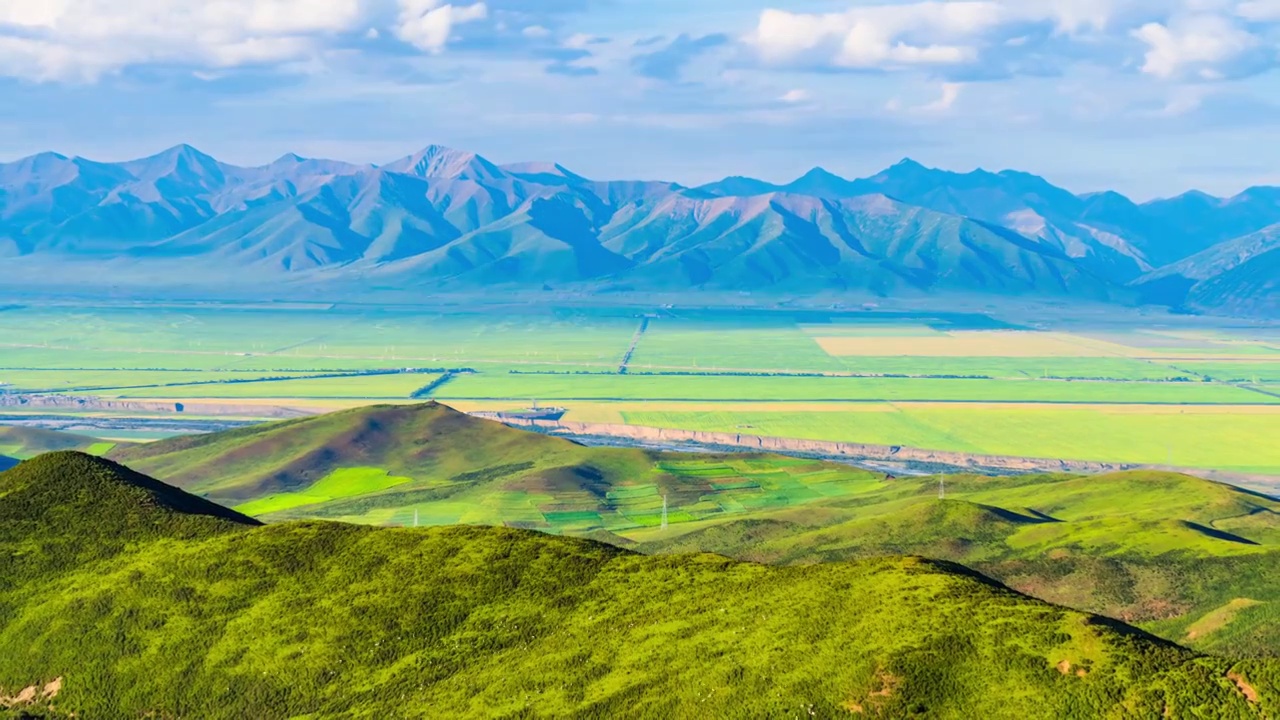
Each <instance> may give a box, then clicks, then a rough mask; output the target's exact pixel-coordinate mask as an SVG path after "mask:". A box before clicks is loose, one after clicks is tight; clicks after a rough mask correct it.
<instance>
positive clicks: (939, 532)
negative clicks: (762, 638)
mask: <svg viewBox="0 0 1280 720" xmlns="http://www.w3.org/2000/svg"><path fill="white" fill-rule="evenodd" d="M938 490H939V484H938V479H937V478H927V479H902V480H896V481H894V482H893V483H892V485H891V486H890V487H885V488H883V489H881V490H879V491H877V492H875V493H871V494H866V495H862V496H859V497H857V498H851V499H835V500H832V501H831V502H828V503H825V504H824V505H823V506H822V508H821V509H820V510H818V511H810V510H808V509H805V508H795V509H779V510H772V511H765V512H760V513H756V514H754V515H753V516H752V517H750V518H746V519H726V520H725V521H722V522H718V523H708V524H704V525H703V526H702V527H695V526H679V527H673V528H671V529H669V530H668V531H666V532H665V533H653V532H648V533H645V534H644V535H643V536H635V537H634V539H638V540H641V541H642V542H641V543H640V544H639V545H638V546H637V547H638V549H640V550H642V551H645V552H688V551H693V550H697V551H704V552H717V553H722V554H725V555H729V556H732V557H736V558H739V559H744V560H752V561H758V562H767V563H773V564H781V565H793V564H806V563H812V562H832V561H841V560H849V559H854V558H864V557H875V556H880V555H886V554H919V555H924V556H928V557H932V558H938V559H945V560H952V561H955V562H961V563H964V564H966V565H969V566H971V567H975V568H977V569H979V570H981V571H982V572H984V573H986V574H988V575H990V576H992V577H995V578H998V579H999V580H1001V581H1002V582H1005V583H1007V584H1008V585H1010V586H1012V587H1014V588H1017V589H1018V590H1021V591H1023V592H1026V593H1028V594H1031V595H1034V596H1036V597H1039V598H1042V599H1047V600H1051V601H1053V602H1056V603H1059V604H1064V605H1069V606H1071V607H1077V608H1081V609H1087V610H1090V611H1092V612H1098V613H1101V614H1105V615H1108V616H1110V617H1114V618H1118V619H1122V620H1124V621H1126V622H1133V623H1138V624H1139V625H1141V626H1142V627H1144V628H1147V629H1149V630H1151V631H1152V632H1155V633H1157V634H1159V635H1161V636H1163V637H1166V638H1170V639H1173V640H1176V641H1179V642H1184V643H1188V644H1191V645H1192V646H1194V647H1197V648H1200V649H1204V650H1211V651H1218V652H1229V653H1247V654H1250V655H1276V654H1280V502H1277V501H1275V500H1273V499H1271V498H1268V497H1265V496H1262V495H1258V494H1254V493H1250V492H1248V491H1244V490H1239V489H1236V488H1232V487H1229V486H1226V485H1220V484H1217V483H1212V482H1207V481H1205V480H1201V479H1199V478H1194V477H1190V476H1186V475H1178V474H1173V473H1155V472H1128V473H1115V474H1111V475H1101V476H1095V477H1079V476H1069V475H1064V476H1029V477H1017V478H989V477H978V476H960V477H951V478H949V479H948V480H947V499H945V500H940V499H939V497H938ZM1215 618H1216V619H1215ZM1206 619H1208V620H1209V621H1208V623H1207V624H1206V623H1205V621H1206Z"/></svg>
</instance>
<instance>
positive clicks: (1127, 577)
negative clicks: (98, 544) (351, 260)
mask: <svg viewBox="0 0 1280 720" xmlns="http://www.w3.org/2000/svg"><path fill="white" fill-rule="evenodd" d="M112 457H113V458H115V459H117V460H120V461H121V462H124V463H126V464H128V465H129V466H130V467H134V468H135V469H138V470H140V471H142V472H146V473H149V474H152V475H154V476H156V477H159V478H161V479H163V480H165V481H166V482H171V483H174V484H176V485H178V486H180V487H182V488H184V489H186V490H189V491H192V492H195V493H199V494H201V495H204V496H206V497H208V498H210V499H212V500H215V501H217V502H220V503H223V504H226V505H230V506H233V507H236V508H237V509H238V510H240V511H241V512H244V513H246V514H249V515H253V516H255V517H258V518H261V519H263V520H267V521H272V522H280V521H288V520H298V519H330V520H342V521H349V522H355V523H365V524H375V525H412V524H413V523H414V522H415V519H416V520H417V522H418V523H420V524H422V525H454V524H483V525H505V526H508V527H516V528H524V529H536V530H542V531H546V532H551V533H557V534H570V535H577V536H582V537H591V538H594V539H599V540H603V541H606V542H610V543H613V544H617V545H622V546H628V547H631V546H635V547H636V549H639V550H642V551H645V552H655V553H657V552H672V551H676V552H715V553H720V554H724V555H728V556H731V557H736V558H739V559H744V560H750V561H759V562H767V563H771V564H778V565H800V564H808V563H813V562H820V561H831V560H849V559H857V558H871V557H879V556H884V555H903V554H912V555H922V556H926V557H930V558H936V559H942V560H948V561H954V562H960V563H963V564H965V565H968V566H971V567H977V568H979V569H980V570H981V571H983V572H984V573H987V574H988V575H991V576H993V577H996V578H998V579H1000V580H1001V581H1002V582H1005V583H1006V584H1009V585H1010V586H1012V587H1015V588H1017V589H1018V590H1020V591H1022V592H1025V593H1027V594H1030V595H1033V596H1035V597H1038V598H1041V599H1044V600H1048V601H1050V602H1054V603H1058V604H1062V605H1067V606H1070V607H1075V608H1079V609H1082V610H1087V611H1090V612H1095V613H1099V614H1103V615H1107V616H1109V617H1112V618H1116V619H1119V620H1122V621H1125V622H1130V623H1137V624H1139V625H1141V626H1142V627H1144V628H1146V629H1148V630H1150V631H1151V632H1154V633H1157V634H1158V635H1160V636H1161V637H1165V638H1167V639H1170V640H1172V641H1175V642H1179V643H1183V644H1188V645H1190V646H1192V647H1195V648H1197V649H1200V650H1205V651H1214V652H1227V653H1236V654H1247V655H1250V656H1265V655H1280V579H1278V578H1280V515H1278V514H1277V513H1280V503H1277V502H1276V501H1274V500H1272V499H1270V498H1267V497H1263V496H1260V495H1257V494H1252V493H1249V492H1245V491H1241V490H1238V489H1235V488H1232V487H1229V486H1226V485H1221V484H1217V483H1212V482H1208V481H1205V480H1201V479H1199V478H1194V477H1190V476H1186V475H1179V474H1173V473H1150V472H1132V473H1117V474H1112V475H1102V476H1091V477H1084V476H1076V475H1039V476H1027V477H1015V478H990V477H980V476H958V477H951V478H949V479H948V480H947V488H948V489H947V497H948V499H947V500H946V501H945V502H939V500H938V479H937V478H923V479H888V478H886V477H885V476H884V475H880V474H872V473H868V472H864V471H861V470H857V469H854V468H851V467H848V466H845V465H839V464H833V463H821V462H815V461H812V460H804V459H797V458H787V457H779V456H768V455H682V454H664V453H656V452H647V451H643V450H636V449H621V448H587V447H583V446H581V445H578V444H575V443H572V442H569V441H566V440H563V439H560V438H554V437H548V436H544V435H538V434H535V433H529V432H524V431H520V430H516V429H513V428H509V427H506V426H504V425H501V424H498V423H493V422H488V421H484V420H479V419H476V418H472V417H468V416H466V415H463V414H461V413H457V412H455V411H453V410H451V409H450V408H448V407H445V406H443V405H439V404H435V403H429V404H424V405H415V406H392V407H373V408H363V409H358V410H352V411H348V412H342V413H336V414H333V415H326V416H320V417H315V418H307V419H303V420H294V421H288V422H284V423H276V424H270V425H262V426H257V427H252V428H245V429H240V430H234V431H231V432H225V433H217V434H213V435H203V436H193V437H183V438H175V439H173V440H168V441H163V442H159V443H154V444H151V445H145V446H135V447H131V448H123V449H121V450H119V451H117V452H115V453H113V454H112ZM664 497H665V498H666V501H667V505H668V512H667V513H666V516H667V520H668V525H669V526H668V527H667V528H666V529H665V530H664V529H662V527H661V525H662V517H663V510H662V506H663V498H664Z"/></svg>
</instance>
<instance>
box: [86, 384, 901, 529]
mask: <svg viewBox="0 0 1280 720" xmlns="http://www.w3.org/2000/svg"><path fill="white" fill-rule="evenodd" d="M111 457H113V458H114V459H116V460H119V461H120V462H123V463H125V464H127V465H129V466H130V467H133V468H135V469H138V470H140V471H142V472H146V473H150V474H152V475H154V476H156V477H159V478H163V479H164V480H165V481H166V482H170V483H173V484H175V485H177V486H179V487H182V488H183V489H185V490H188V491H190V492H193V493H197V494H200V495H202V496H205V497H208V498H210V499H212V500H215V501H217V502H220V503H222V504H225V505H229V506H234V507H236V508H238V509H240V510H241V511H243V512H245V513H249V514H253V515H255V516H259V517H262V518H264V519H267V520H272V521H279V520H290V519H303V518H310V519H317V518H319V519H334V520H344V521H351V522H362V523H370V524H399V525H411V524H412V523H413V520H414V517H415V515H416V517H417V518H418V521H419V522H420V523H421V524H424V525H450V524H458V523H476V524H490V525H503V524H508V525H513V526H517V527H522V528H526V529H537V530H547V531H551V532H573V533H585V532H590V531H593V530H602V529H603V530H607V531H610V532H626V531H629V530H635V529H639V528H644V527H650V526H658V525H660V524H661V521H662V498H663V496H664V495H665V496H666V497H667V501H668V504H669V506H670V508H671V512H669V513H668V520H669V522H673V523H683V522H694V521H699V520H702V519H704V518H711V517H720V516H723V515H725V514H744V513H747V512H749V511H750V510H751V509H752V508H767V507H785V506H791V505H796V504H807V503H812V502H816V501H819V500H821V499H823V498H826V497H832V496H842V495H852V494H856V493H860V492H864V491H865V490H866V489H868V488H869V487H872V486H873V484H874V483H875V482H876V480H875V478H876V476H875V475H873V474H872V473H867V472H863V471H861V470H856V469H854V468H850V467H847V466H840V465H829V464H824V463H818V462H814V461H808V460H796V459H793V458H783V457H776V456H750V455H745V456H718V455H682V454H665V453H656V452H649V451H645V450H639V449H628V448H588V447H584V446H582V445H579V444H577V443H573V442H569V441H567V440H564V439H561V438H554V437H549V436H545V435H539V434H536V433H530V432H525V431H521V430H516V429H513V428H509V427H507V426H505V425H502V424H500V423H495V422H490V421H487V420H479V419H476V418H473V417H470V416H467V415H464V414H462V413H459V412H456V411H454V410H452V409H450V408H448V407H446V406H443V405H439V404H436V403H426V404H421V405H413V406H381V407H371V408H361V409H357V410H351V411H346V412H340V413H334V414H332V415H324V416H319V417H314V418H306V419H302V420H293V421H288V422H283V423H274V424H270V425H262V426H256V427H250V428H244V429H240V430H234V431H230V432H224V433H217V434H213V435H202V436H190V437H182V438H174V439H171V440H166V441H162V442H158V443H153V444H150V445H143V446H136V447H131V448H125V449H122V450H121V451H119V452H116V453H113V454H112V455H111Z"/></svg>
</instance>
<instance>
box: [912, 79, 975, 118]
mask: <svg viewBox="0 0 1280 720" xmlns="http://www.w3.org/2000/svg"><path fill="white" fill-rule="evenodd" d="M962 90H964V85H962V84H961V83H943V84H942V95H941V97H939V98H938V99H937V100H934V101H933V102H931V103H928V104H927V105H922V106H921V107H920V111H921V112H926V113H945V112H948V111H949V110H951V109H952V108H953V107H955V105H956V101H957V100H959V99H960V92H961V91H962Z"/></svg>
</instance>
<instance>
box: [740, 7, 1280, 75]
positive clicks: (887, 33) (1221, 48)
mask: <svg viewBox="0 0 1280 720" xmlns="http://www.w3.org/2000/svg"><path fill="white" fill-rule="evenodd" d="M1277 21H1280V0H914V1H910V0H909V1H907V2H891V0H867V1H865V2H860V3H859V4H857V5H856V6H854V7H852V8H851V9H849V10H847V11H844V12H828V13H805V12H792V11H788V10H781V9H770V10H765V11H763V12H762V13H761V14H760V16H759V20H758V22H757V24H756V27H755V29H754V31H753V32H752V33H751V34H750V35H749V36H748V37H747V38H745V40H746V42H747V43H748V44H749V45H751V46H752V47H753V48H754V50H755V52H756V54H757V55H758V57H759V58H760V60H761V61H762V62H763V63H765V64H766V65H780V66H801V67H806V66H808V67H821V66H827V67H835V68H851V69H880V70H903V69H909V68H918V67H933V68H967V67H968V66H978V65H979V64H980V63H982V62H983V61H987V60H990V61H992V62H996V63H1000V64H999V65H993V66H992V67H991V68H989V69H988V70H981V69H979V70H978V72H979V73H1000V72H1007V71H1008V72H1016V69H1017V68H1018V67H1019V65H1020V61H1019V60H1018V58H1025V59H1027V60H1028V61H1029V62H1028V63H1026V65H1027V67H1033V68H1037V69H1039V68H1044V67H1046V62H1049V63H1054V62H1058V63H1060V64H1065V63H1071V62H1079V61H1080V60H1081V59H1082V58H1084V57H1088V56H1089V55H1091V54H1095V53H1096V54H1095V55H1094V56H1095V57H1099V58H1107V60H1104V62H1110V63H1112V64H1119V62H1120V60H1119V58H1120V57H1122V56H1123V55H1124V54H1126V53H1132V52H1134V51H1136V50H1142V51H1145V53H1146V59H1145V63H1144V65H1143V71H1144V72H1145V73H1147V74H1149V75H1153V76H1157V77H1163V78H1174V77H1184V76H1186V77H1196V78H1200V79H1213V78H1218V77H1228V76H1233V75H1239V74H1247V73H1249V72H1257V71H1260V70H1262V69H1265V68H1266V67H1269V66H1270V65H1272V64H1274V61H1275V60H1276V56H1275V53H1272V54H1271V55H1270V56H1269V58H1263V57H1262V54H1261V52H1260V46H1261V44H1262V41H1261V39H1260V38H1259V37H1258V36H1257V35H1255V34H1254V32H1253V31H1255V30H1257V28H1256V27H1255V26H1254V25H1246V24H1245V23H1246V22H1247V23H1259V24H1261V23H1271V22H1277ZM1066 43H1072V44H1075V45H1076V46H1077V48H1078V49H1077V50H1074V51H1066V50H1064V47H1065V44H1066ZM968 72H970V70H968V69H965V70H947V71H946V74H948V75H951V76H957V75H960V76H963V74H964V73H968Z"/></svg>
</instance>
